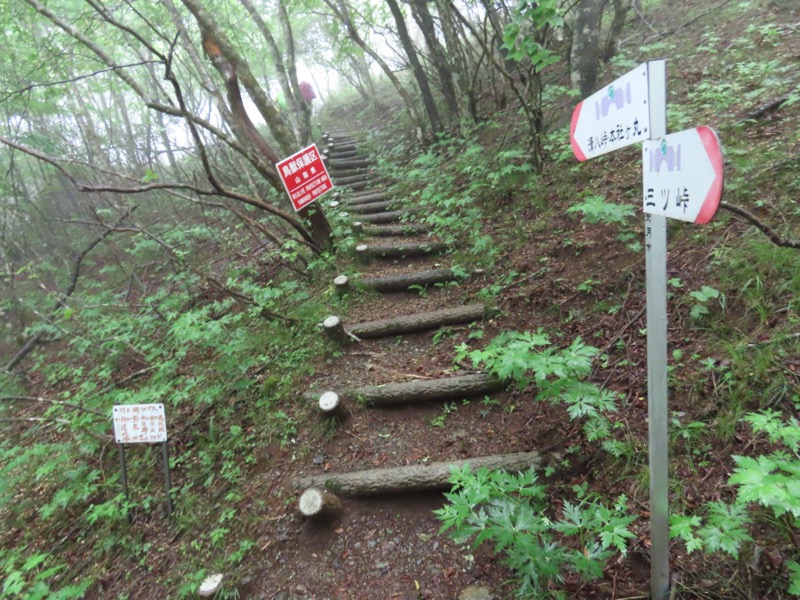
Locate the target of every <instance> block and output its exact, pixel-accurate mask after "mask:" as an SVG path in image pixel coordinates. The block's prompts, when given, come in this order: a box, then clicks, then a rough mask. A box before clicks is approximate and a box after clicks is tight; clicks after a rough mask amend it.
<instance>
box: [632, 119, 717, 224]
mask: <svg viewBox="0 0 800 600" xmlns="http://www.w3.org/2000/svg"><path fill="white" fill-rule="evenodd" d="M722 162H723V161H722V149H721V148H720V143H719V138H717V134H716V133H715V132H714V130H713V129H711V128H710V127H696V128H694V129H687V130H685V131H679V132H678V133H670V134H669V135H667V136H665V137H663V138H661V139H657V140H646V141H645V142H644V145H643V146H642V167H643V168H642V173H643V180H644V186H643V187H644V212H646V213H650V214H654V215H664V216H667V217H670V218H672V219H680V220H681V221H690V222H692V223H697V224H700V225H702V224H704V223H708V222H709V221H710V220H711V219H712V217H713V216H714V214H715V213H716V212H717V207H719V202H720V198H721V197H722Z"/></svg>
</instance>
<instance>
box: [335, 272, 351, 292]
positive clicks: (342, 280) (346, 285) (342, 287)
mask: <svg viewBox="0 0 800 600" xmlns="http://www.w3.org/2000/svg"><path fill="white" fill-rule="evenodd" d="M333 286H334V289H336V293H337V294H340V295H341V294H346V293H347V292H349V291H350V279H349V278H348V277H347V275H339V276H338V277H334V278H333Z"/></svg>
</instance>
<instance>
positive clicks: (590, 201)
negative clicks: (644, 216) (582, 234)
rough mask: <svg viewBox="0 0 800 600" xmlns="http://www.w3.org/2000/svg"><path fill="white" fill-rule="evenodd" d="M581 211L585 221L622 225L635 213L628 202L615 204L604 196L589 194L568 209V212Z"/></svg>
mask: <svg viewBox="0 0 800 600" xmlns="http://www.w3.org/2000/svg"><path fill="white" fill-rule="evenodd" d="M576 212H579V213H581V214H582V215H583V217H582V220H583V221H584V222H585V223H589V224H592V225H594V224H597V223H606V224H609V225H620V224H624V223H626V222H627V220H628V219H629V218H630V217H632V216H633V215H634V212H635V211H634V210H633V207H632V206H629V205H627V204H613V203H611V202H606V199H605V198H604V197H603V196H589V197H588V198H585V199H584V200H582V201H581V202H580V203H578V204H574V205H572V206H570V207H569V208H568V209H567V213H568V214H573V213H576Z"/></svg>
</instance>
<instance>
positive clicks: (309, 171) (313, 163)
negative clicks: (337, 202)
mask: <svg viewBox="0 0 800 600" xmlns="http://www.w3.org/2000/svg"><path fill="white" fill-rule="evenodd" d="M275 166H276V167H277V168H278V173H280V176H281V180H283V186H284V187H285V188H286V192H287V193H288V194H289V198H291V200H292V206H294V209H295V210H302V209H303V208H305V207H306V206H308V205H309V204H311V203H312V202H313V201H314V200H316V199H317V198H319V197H320V196H322V195H323V194H324V193H325V192H328V191H330V190H332V189H333V183H332V182H331V178H330V177H329V176H328V171H327V170H326V169H325V165H324V164H323V162H322V158H321V157H320V155H319V151H318V150H317V146H316V144H311V145H310V146H309V147H308V148H304V149H302V150H300V152H297V153H295V154H292V155H291V156H290V157H289V158H285V159H283V160H282V161H280V162H279V163H278V164H277V165H275Z"/></svg>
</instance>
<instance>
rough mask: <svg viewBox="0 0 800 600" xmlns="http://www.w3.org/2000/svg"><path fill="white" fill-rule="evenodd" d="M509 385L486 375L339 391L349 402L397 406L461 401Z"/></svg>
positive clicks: (422, 380) (459, 376)
mask: <svg viewBox="0 0 800 600" xmlns="http://www.w3.org/2000/svg"><path fill="white" fill-rule="evenodd" d="M505 387H506V386H505V384H504V383H502V382H501V381H498V380H497V379H495V378H494V377H490V376H489V375H487V374H486V373H477V374H474V375H458V376H456V377H447V378H444V379H421V380H415V381H406V382H403V383H388V384H385V385H368V386H364V387H358V388H346V389H343V390H340V391H339V392H338V394H339V396H340V397H341V398H342V399H344V400H346V401H349V402H362V403H364V404H366V405H368V406H395V405H398V404H406V403H411V402H431V401H434V400H437V401H441V400H461V399H462V398H470V397H474V396H484V395H486V394H494V393H495V392H499V391H501V390H503V389H505Z"/></svg>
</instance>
